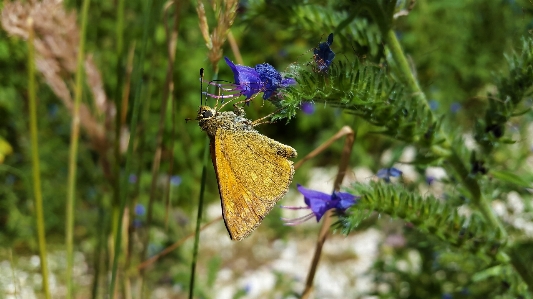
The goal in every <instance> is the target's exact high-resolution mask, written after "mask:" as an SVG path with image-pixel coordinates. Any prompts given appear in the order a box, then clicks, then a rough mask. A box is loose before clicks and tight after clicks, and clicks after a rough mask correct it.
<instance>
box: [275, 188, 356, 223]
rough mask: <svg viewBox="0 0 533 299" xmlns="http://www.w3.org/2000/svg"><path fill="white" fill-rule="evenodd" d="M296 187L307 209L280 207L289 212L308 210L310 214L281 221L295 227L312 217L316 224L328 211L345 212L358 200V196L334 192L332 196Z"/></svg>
mask: <svg viewBox="0 0 533 299" xmlns="http://www.w3.org/2000/svg"><path fill="white" fill-rule="evenodd" d="M297 186H298V191H300V193H302V194H303V196H304V201H305V204H306V205H307V207H287V206H282V208H286V209H291V210H300V209H310V210H311V211H312V213H311V214H308V215H305V216H303V217H300V218H296V219H283V220H285V224H286V225H297V224H300V223H302V222H304V221H307V220H309V219H311V218H313V216H315V217H316V221H317V222H318V221H320V219H321V218H322V216H324V214H325V213H326V212H327V211H328V210H330V209H337V210H339V211H345V210H346V209H348V208H349V207H351V206H352V205H354V204H355V203H356V202H357V199H359V198H360V197H359V196H355V195H352V194H350V193H346V192H338V191H334V192H333V194H327V193H323V192H320V191H315V190H311V189H307V188H305V187H303V186H302V185H300V184H297Z"/></svg>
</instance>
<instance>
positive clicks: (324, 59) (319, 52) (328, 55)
mask: <svg viewBox="0 0 533 299" xmlns="http://www.w3.org/2000/svg"><path fill="white" fill-rule="evenodd" d="M332 43H333V33H331V34H330V35H329V36H328V40H327V42H323V43H320V44H318V48H315V49H313V53H314V54H315V55H314V58H315V62H316V64H317V69H318V71H319V72H326V71H327V70H328V68H329V66H330V65H331V63H332V62H333V59H334V58H335V53H334V52H333V51H332V50H331V48H330V47H329V46H331V44H332Z"/></svg>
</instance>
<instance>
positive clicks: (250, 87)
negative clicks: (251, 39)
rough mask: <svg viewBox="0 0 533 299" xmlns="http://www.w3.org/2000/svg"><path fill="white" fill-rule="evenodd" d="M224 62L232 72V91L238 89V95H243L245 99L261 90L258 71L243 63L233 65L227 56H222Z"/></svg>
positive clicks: (261, 84)
mask: <svg viewBox="0 0 533 299" xmlns="http://www.w3.org/2000/svg"><path fill="white" fill-rule="evenodd" d="M224 59H225V60H226V63H227V64H228V66H229V67H230V69H231V71H232V72H233V78H234V80H235V89H233V91H240V93H239V95H245V96H246V99H249V98H251V97H252V96H253V95H254V94H256V93H259V92H261V90H262V89H263V83H262V82H261V77H260V76H259V73H258V72H257V71H256V70H255V69H253V68H251V67H249V66H244V65H235V64H234V63H233V62H232V61H231V60H229V58H228V57H224Z"/></svg>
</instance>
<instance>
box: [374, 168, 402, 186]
mask: <svg viewBox="0 0 533 299" xmlns="http://www.w3.org/2000/svg"><path fill="white" fill-rule="evenodd" d="M401 175H402V171H401V170H399V169H397V168H394V167H390V168H381V169H380V170H378V173H377V177H378V178H380V179H383V180H384V181H385V182H387V183H389V182H390V178H391V177H393V178H396V177H399V176H401Z"/></svg>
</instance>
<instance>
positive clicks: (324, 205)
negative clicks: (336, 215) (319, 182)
mask: <svg viewBox="0 0 533 299" xmlns="http://www.w3.org/2000/svg"><path fill="white" fill-rule="evenodd" d="M297 188H298V191H300V193H302V194H303V196H304V201H305V204H306V205H307V206H308V207H309V208H311V211H313V214H315V216H316V221H317V222H318V221H320V219H321V218H322V216H324V214H325V213H326V212H327V210H329V209H331V208H332V206H331V202H330V201H331V195H330V194H326V193H323V192H320V191H315V190H311V189H307V188H305V187H303V186H302V185H300V184H297Z"/></svg>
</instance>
